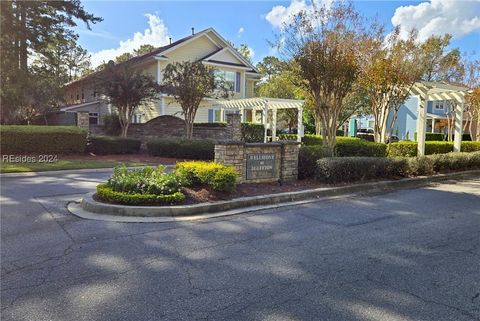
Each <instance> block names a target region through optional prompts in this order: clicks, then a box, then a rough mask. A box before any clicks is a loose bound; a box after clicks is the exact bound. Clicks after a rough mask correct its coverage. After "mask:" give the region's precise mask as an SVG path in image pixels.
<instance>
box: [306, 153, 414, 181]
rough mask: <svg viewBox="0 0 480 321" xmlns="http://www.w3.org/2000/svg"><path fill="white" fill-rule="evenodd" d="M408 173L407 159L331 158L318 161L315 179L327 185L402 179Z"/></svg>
mask: <svg viewBox="0 0 480 321" xmlns="http://www.w3.org/2000/svg"><path fill="white" fill-rule="evenodd" d="M407 173H408V162H407V160H406V159H401V158H398V159H392V158H385V157H331V158H322V159H319V160H318V161H317V166H316V171H315V177H316V178H317V180H319V181H322V182H326V183H337V182H353V181H362V180H369V179H375V178H390V177H402V176H406V175H407Z"/></svg>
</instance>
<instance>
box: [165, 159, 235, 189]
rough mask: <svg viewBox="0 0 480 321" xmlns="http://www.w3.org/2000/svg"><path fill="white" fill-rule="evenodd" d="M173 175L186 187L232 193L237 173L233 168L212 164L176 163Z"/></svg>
mask: <svg viewBox="0 0 480 321" xmlns="http://www.w3.org/2000/svg"><path fill="white" fill-rule="evenodd" d="M175 173H176V174H177V175H179V176H180V177H182V178H183V179H184V180H185V184H187V185H206V186H208V187H209V188H211V189H212V190H214V191H219V192H228V193H229V192H233V191H234V190H235V188H236V186H237V178H238V173H237V171H236V169H235V168H234V167H233V166H226V165H223V164H219V163H214V162H178V163H177V164H176V166H175Z"/></svg>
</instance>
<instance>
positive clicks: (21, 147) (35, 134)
mask: <svg viewBox="0 0 480 321" xmlns="http://www.w3.org/2000/svg"><path fill="white" fill-rule="evenodd" d="M0 144H1V146H2V148H1V152H2V154H17V155H18V154H76V153H83V152H84V151H85V147H86V145H87V132H86V131H85V130H84V129H81V128H79V127H76V126H33V125H30V126H19V125H2V126H0Z"/></svg>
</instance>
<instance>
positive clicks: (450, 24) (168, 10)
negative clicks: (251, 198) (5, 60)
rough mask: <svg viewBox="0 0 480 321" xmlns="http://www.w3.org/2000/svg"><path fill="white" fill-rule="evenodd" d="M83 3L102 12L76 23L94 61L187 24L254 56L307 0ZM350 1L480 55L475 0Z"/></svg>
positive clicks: (176, 32)
mask: <svg viewBox="0 0 480 321" xmlns="http://www.w3.org/2000/svg"><path fill="white" fill-rule="evenodd" d="M315 1H319V2H320V1H321V2H325V1H328V0H315ZM83 5H84V7H85V9H86V10H87V11H89V12H91V13H94V14H95V15H97V16H100V17H103V18H104V21H103V22H101V23H98V24H96V25H93V26H92V30H91V31H88V30H87V29H86V28H85V26H84V25H83V24H80V25H79V27H77V28H76V30H77V32H79V34H80V38H79V43H80V44H81V45H82V47H84V48H86V49H87V50H88V51H89V52H91V53H92V54H93V56H92V58H93V59H92V60H94V61H93V62H94V65H95V64H98V63H99V62H101V60H108V59H112V58H114V57H115V56H116V55H118V54H120V53H122V52H125V51H131V49H132V48H136V47H138V46H139V45H140V44H142V43H152V44H154V45H156V46H160V45H163V44H166V43H167V42H168V37H172V39H173V40H174V41H175V40H177V39H180V38H182V37H184V36H187V35H189V34H190V32H191V27H194V28H195V30H196V31H199V30H202V29H205V28H208V27H213V28H215V29H216V30H217V31H218V32H219V33H220V34H221V35H223V36H224V37H225V38H227V39H228V40H230V41H232V42H234V43H235V44H237V45H239V44H241V43H246V44H248V46H249V47H251V48H252V49H253V52H254V56H253V60H254V62H257V61H259V60H261V59H262V58H263V57H264V56H266V55H269V54H271V53H272V49H271V48H270V46H269V44H268V41H269V40H270V41H272V40H273V39H274V38H275V33H276V32H278V25H279V24H280V23H281V22H282V21H284V20H285V19H287V17H288V16H290V15H291V14H292V13H295V12H296V10H299V8H300V9H304V8H308V7H309V6H310V5H311V4H310V1H307V0H291V1H242V2H240V1H212V2H205V1H195V2H187V1H176V2H173V1H172V2H171V1H148V2H142V1H83ZM354 6H355V7H356V8H357V9H358V10H359V11H360V12H361V13H362V14H363V15H364V16H366V17H368V18H373V17H375V16H378V18H379V19H380V20H381V21H382V22H384V23H385V25H386V27H387V28H389V29H390V28H392V27H393V25H392V21H393V23H401V24H402V25H404V26H405V28H411V27H413V26H415V27H416V28H417V29H419V30H420V35H421V36H422V37H427V36H429V35H430V34H432V33H436V34H439V33H444V32H449V33H453V34H454V40H453V42H452V47H458V48H460V50H461V51H462V52H466V53H468V54H469V55H475V56H476V57H479V54H480V0H475V1H454V2H452V1H446V0H431V1H424V2H422V1H355V2H354ZM392 17H393V19H392Z"/></svg>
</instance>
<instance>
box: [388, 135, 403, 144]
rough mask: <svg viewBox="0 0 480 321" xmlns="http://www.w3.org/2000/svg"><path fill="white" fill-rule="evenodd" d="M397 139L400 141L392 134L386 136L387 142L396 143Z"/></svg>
mask: <svg viewBox="0 0 480 321" xmlns="http://www.w3.org/2000/svg"><path fill="white" fill-rule="evenodd" d="M399 141H400V139H399V138H398V137H397V136H395V135H392V136H390V137H388V138H387V144H390V143H398V142H399Z"/></svg>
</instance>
